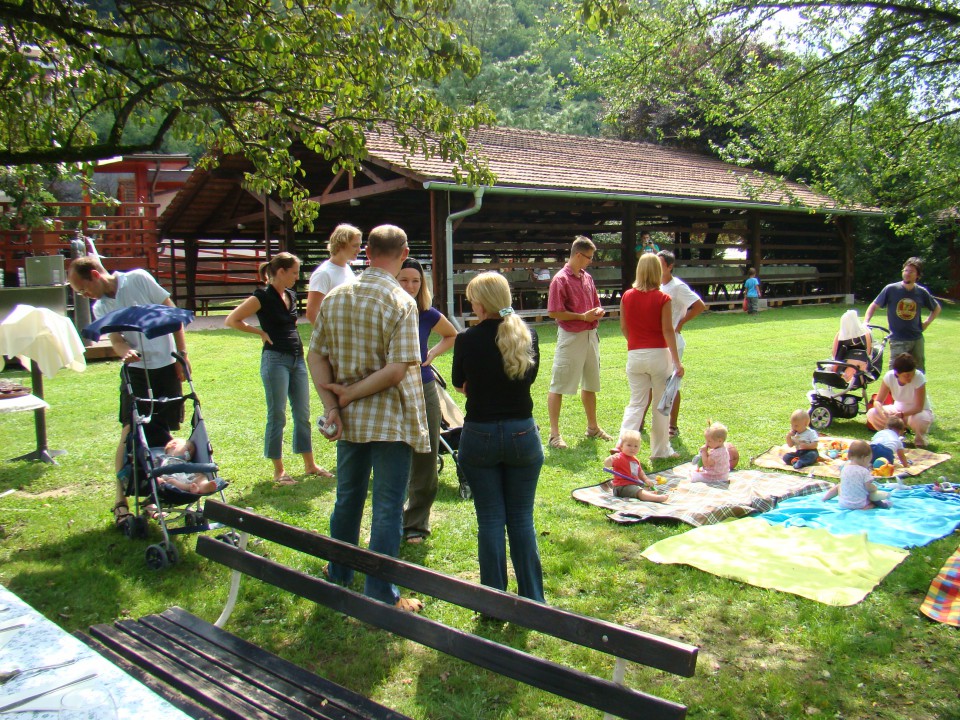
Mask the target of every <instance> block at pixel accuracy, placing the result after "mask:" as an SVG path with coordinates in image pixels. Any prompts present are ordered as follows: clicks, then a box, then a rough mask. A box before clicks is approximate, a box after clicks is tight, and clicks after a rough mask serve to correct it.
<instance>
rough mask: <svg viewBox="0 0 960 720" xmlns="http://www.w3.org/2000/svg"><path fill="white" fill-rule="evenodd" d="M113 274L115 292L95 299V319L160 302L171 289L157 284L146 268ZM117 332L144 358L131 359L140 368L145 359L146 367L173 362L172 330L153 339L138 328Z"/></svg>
mask: <svg viewBox="0 0 960 720" xmlns="http://www.w3.org/2000/svg"><path fill="white" fill-rule="evenodd" d="M114 275H115V276H116V278H117V295H116V297H112V298H111V297H107V296H106V295H104V296H103V297H102V298H100V299H99V300H97V302H96V303H94V306H93V314H94V316H95V317H97V318H98V319H99V318H102V317H103V316H104V315H106V314H107V313H111V312H113V311H114V310H119V309H120V308H125V307H136V306H138V305H163V303H164V301H166V299H167V298H168V297H170V293H168V292H167V291H166V290H164V289H163V288H162V287H160V285H159V283H157V281H156V280H154V279H153V275H151V274H150V273H148V272H147V271H146V270H131V271H130V272H117V273H114ZM120 334H121V335H123V339H124V340H126V341H127V344H128V345H130V347H132V348H133V349H134V350H136V351H137V352H138V353H140V355H141V357H142V358H143V360H138V361H136V362H133V363H130V365H132V366H133V367H137V368H143V367H144V361H145V362H146V367H147V368H148V369H149V368H162V367H166V366H167V365H170V364H171V363H173V362H175V361H174V359H173V357H172V356H171V355H170V353H172V352H173V351H174V350H175V349H176V344H175V343H174V341H173V334H172V333H171V334H170V335H161V336H160V337H158V338H154V339H152V340H149V339H147V338H145V337H143V336H142V335H141V334H140V333H138V332H131V331H126V332H122V333H120Z"/></svg>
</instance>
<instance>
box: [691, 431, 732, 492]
mask: <svg viewBox="0 0 960 720" xmlns="http://www.w3.org/2000/svg"><path fill="white" fill-rule="evenodd" d="M703 439H704V444H703V445H701V446H700V454H699V455H698V456H697V457H696V458H694V460H695V461H696V465H697V468H696V469H695V470H694V471H693V472H691V473H690V482H708V483H710V482H712V483H725V482H728V481H729V480H730V446H729V445H728V443H727V428H726V426H725V425H722V424H721V423H718V422H711V423H710V424H709V425H707V429H706V430H704V431H703Z"/></svg>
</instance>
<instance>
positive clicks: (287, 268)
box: [225, 252, 331, 485]
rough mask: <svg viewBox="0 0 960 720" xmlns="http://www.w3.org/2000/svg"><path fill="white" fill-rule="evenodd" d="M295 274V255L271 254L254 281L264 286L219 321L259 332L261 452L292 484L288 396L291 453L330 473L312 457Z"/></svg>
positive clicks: (309, 468)
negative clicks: (286, 461) (289, 437)
mask: <svg viewBox="0 0 960 720" xmlns="http://www.w3.org/2000/svg"><path fill="white" fill-rule="evenodd" d="M299 275H300V259H299V258H298V257H297V256H296V255H291V254H290V253H288V252H281V253H277V254H276V255H274V256H273V258H272V259H271V260H270V261H269V262H265V263H263V264H262V265H260V279H261V280H263V281H264V283H266V284H265V286H264V287H262V288H260V289H258V290H255V291H254V293H253V295H251V296H250V297H248V298H247V299H246V300H244V301H243V302H242V303H240V305H239V307H237V308H236V309H235V310H234V311H233V312H232V313H230V314H229V315H228V316H227V319H226V321H225V325H226V326H227V327H229V328H233V329H234V330H239V331H240V332H246V333H252V334H254V335H259V336H260V340H261V341H262V343H263V348H262V351H261V355H260V378H261V379H262V380H263V389H264V391H265V393H266V399H267V426H266V430H265V431H264V442H263V454H264V457H267V458H269V459H270V460H271V461H272V462H273V479H274V481H275V482H277V483H278V484H280V485H294V484H296V482H297V481H296V480H294V479H293V478H292V477H290V475H289V474H287V471H286V468H285V467H284V465H283V428H284V426H285V425H286V423H287V399H288V398H289V399H290V409H291V412H292V415H293V452H294V453H296V454H297V455H302V456H303V468H304V472H305V473H306V474H307V475H320V476H323V477H331V474H330V473H329V472H327V471H326V470H324V469H323V468H322V467H320V466H319V465H317V463H316V462H315V461H314V459H313V444H312V435H311V428H310V379H309V377H308V375H307V365H306V362H305V361H304V359H303V342H302V341H301V340H300V333H299V332H297V294H296V293H295V292H294V291H293V286H294V285H295V284H296V282H297V278H298V277H299ZM251 315H256V316H257V319H258V320H259V321H260V325H259V327H257V326H255V325H250V324H249V323H247V318H249V317H250V316H251Z"/></svg>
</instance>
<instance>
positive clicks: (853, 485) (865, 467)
mask: <svg viewBox="0 0 960 720" xmlns="http://www.w3.org/2000/svg"><path fill="white" fill-rule="evenodd" d="M871 467H873V451H872V450H871V449H870V445H869V444H868V443H866V442H864V441H863V440H854V441H853V442H851V443H850V447H849V448H848V449H847V464H846V465H844V466H843V468H841V470H840V482H839V483H838V484H836V485H834V486H833V487H832V488H830V489H829V490H827V491H826V492H825V493H824V494H823V497H822V498H821V500H829V499H830V498H832V497H835V496H837V495H838V494H839V499H838V503H839V504H840V507H842V508H844V509H845V510H870V509H872V508H878V507H881V508H888V507H890V501H889V500H887V498H888V497H890V493H888V492H884V491H883V490H880V489H878V488H877V486H876V485H875V484H874V482H873V476H872V475H871V474H870V468H871Z"/></svg>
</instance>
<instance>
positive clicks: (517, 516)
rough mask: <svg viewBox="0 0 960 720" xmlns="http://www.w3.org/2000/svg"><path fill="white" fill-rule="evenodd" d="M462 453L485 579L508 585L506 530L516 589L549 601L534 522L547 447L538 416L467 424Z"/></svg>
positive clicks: (500, 586) (491, 583)
mask: <svg viewBox="0 0 960 720" xmlns="http://www.w3.org/2000/svg"><path fill="white" fill-rule="evenodd" d="M457 457H458V463H459V465H460V469H461V470H462V472H463V475H464V477H465V478H466V480H467V483H468V484H469V485H470V489H471V490H472V491H473V505H474V508H476V511H477V545H478V554H479V558H480V582H481V583H483V584H484V585H487V586H488V587H492V588H496V589H498V590H506V589H507V548H506V539H505V537H504V528H506V534H507V535H508V536H509V538H510V561H511V562H512V564H513V571H514V573H516V576H517V592H518V593H519V594H520V595H522V596H523V597H527V598H530V599H531V600H536V601H538V602H544V598H543V569H542V568H541V566H540V551H539V550H538V549H537V531H536V528H534V526H533V503H534V497H535V495H536V493H537V481H538V480H539V479H540V467H541V466H542V465H543V445H542V444H541V441H540V432H539V431H538V430H537V426H536V424H535V423H534V421H533V418H526V419H524V420H501V421H499V422H485V423H477V422H467V423H464V426H463V433H462V434H461V436H460V449H459V452H458V456H457Z"/></svg>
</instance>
